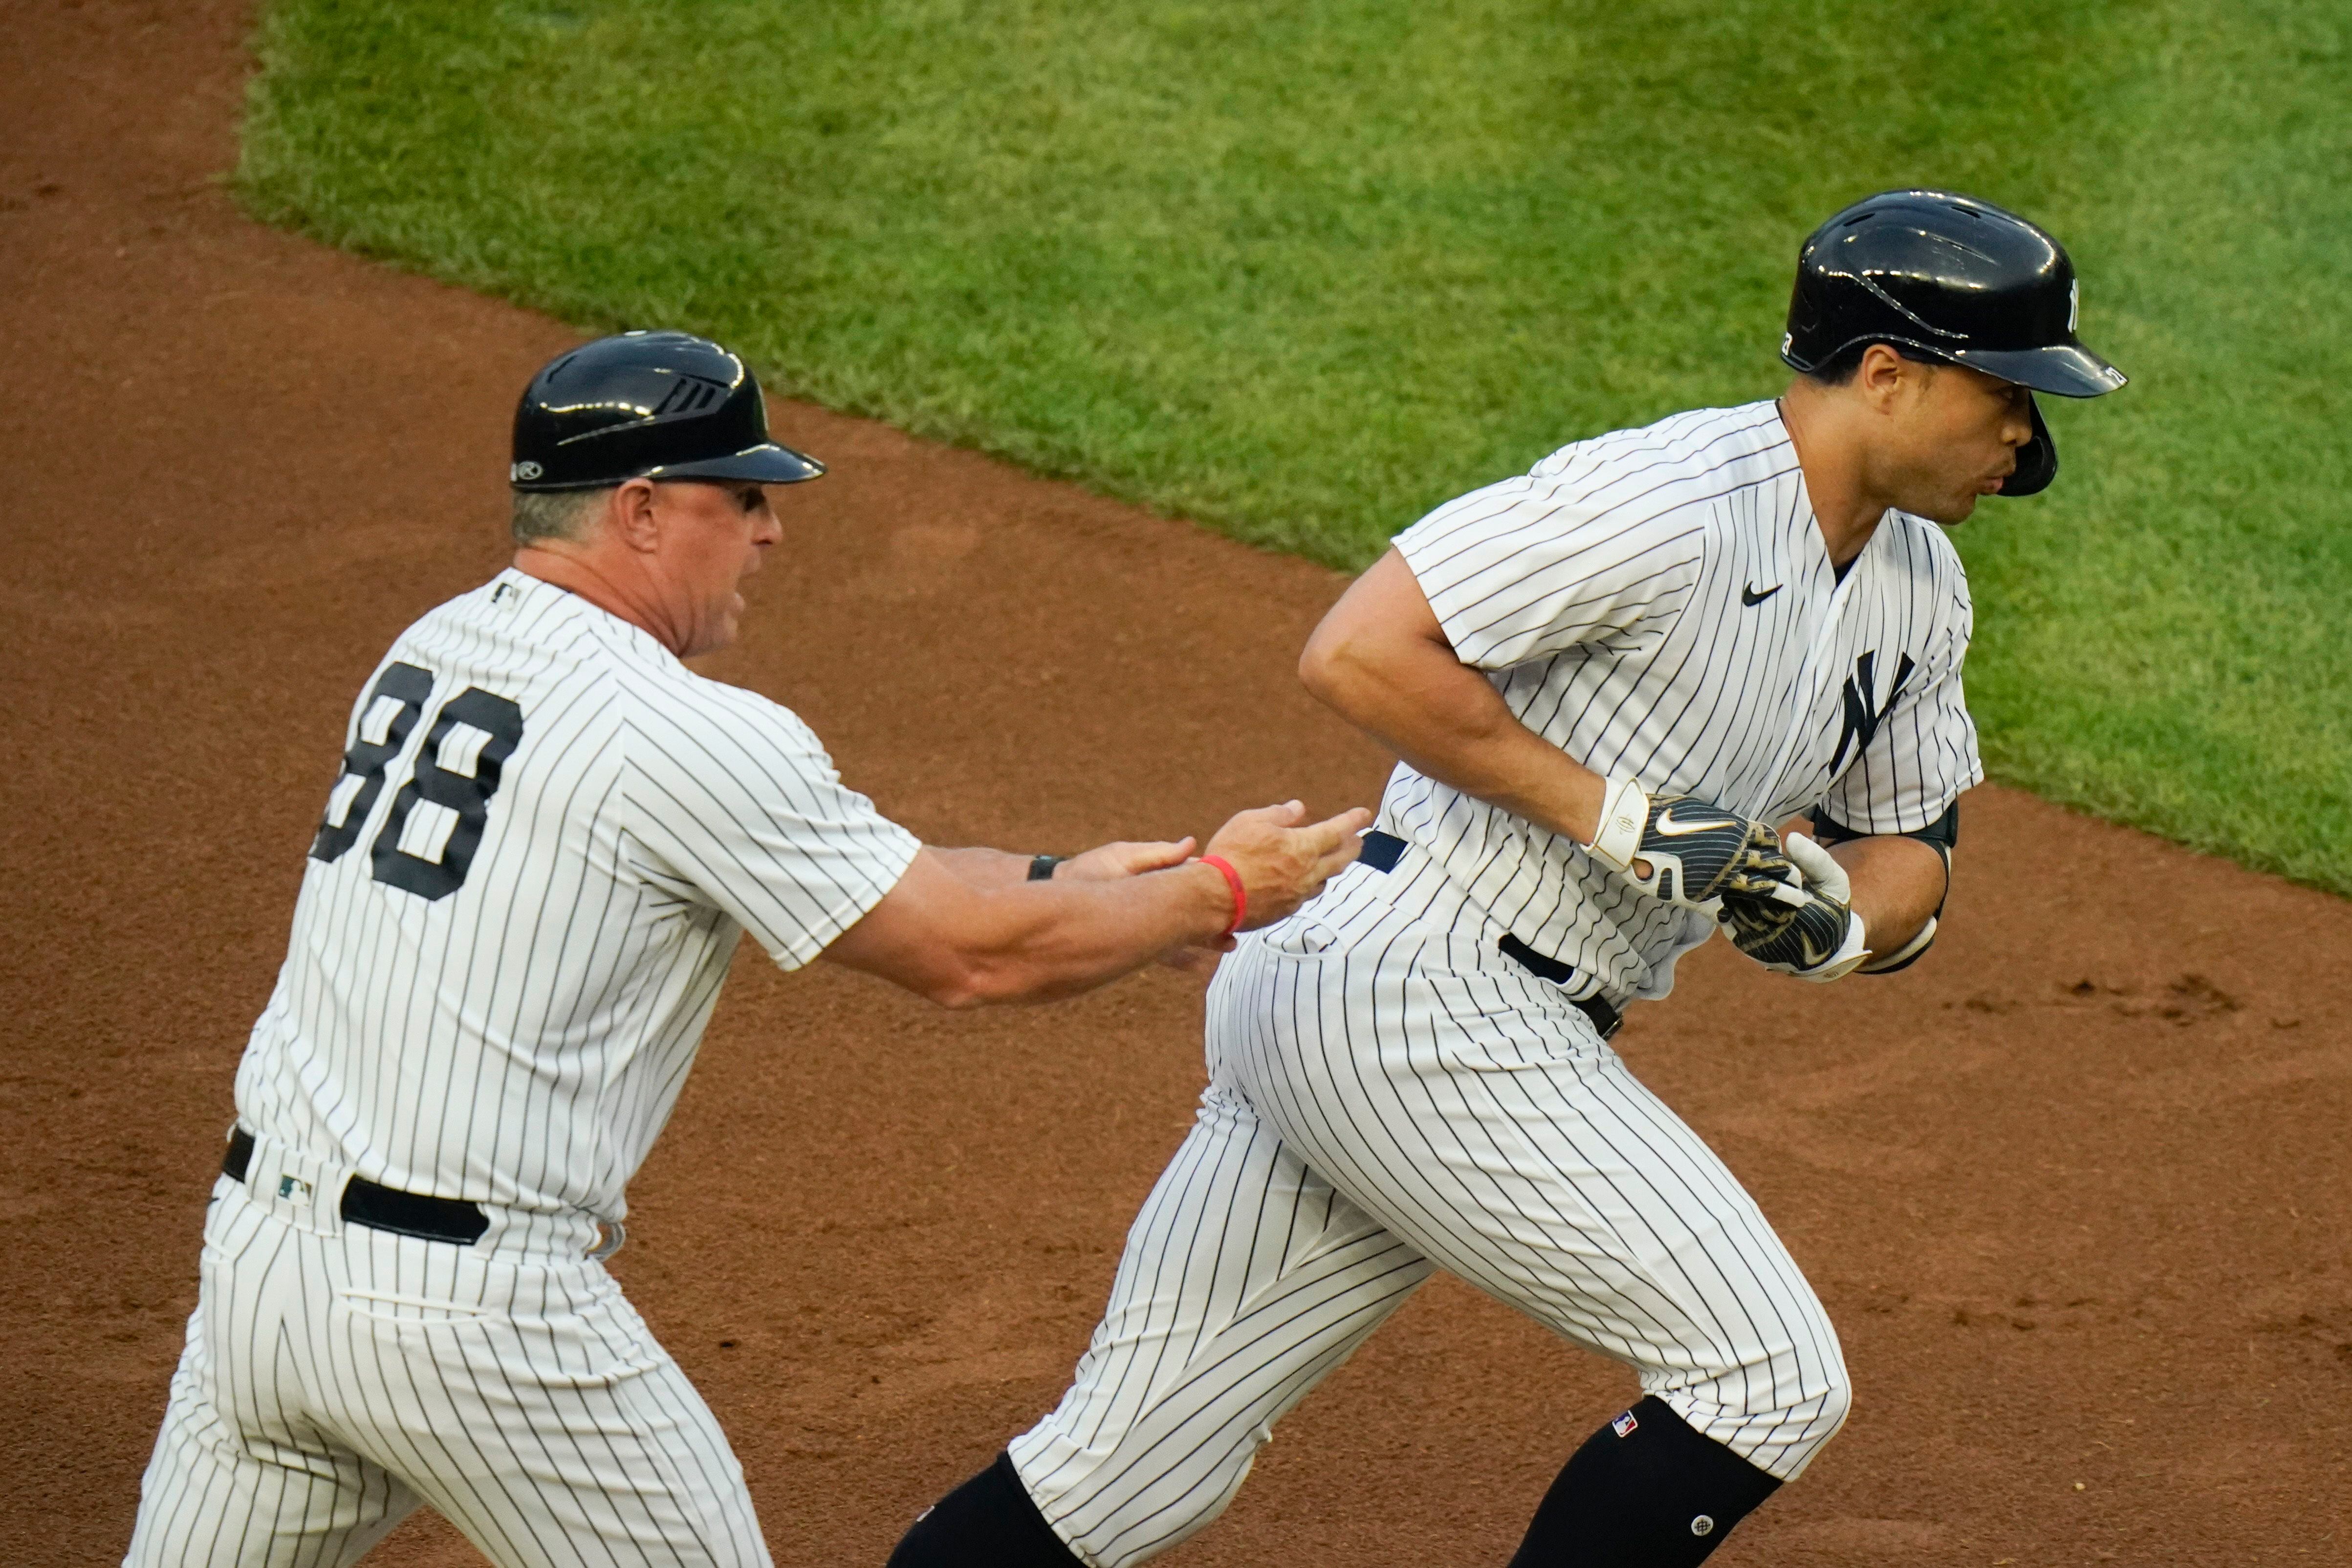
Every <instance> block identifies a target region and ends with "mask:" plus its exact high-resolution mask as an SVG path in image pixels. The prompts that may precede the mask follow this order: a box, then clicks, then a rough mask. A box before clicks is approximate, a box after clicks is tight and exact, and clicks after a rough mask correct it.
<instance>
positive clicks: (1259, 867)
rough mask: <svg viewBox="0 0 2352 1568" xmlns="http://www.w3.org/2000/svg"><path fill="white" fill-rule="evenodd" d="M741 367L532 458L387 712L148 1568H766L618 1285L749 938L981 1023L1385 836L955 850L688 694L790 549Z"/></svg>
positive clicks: (1246, 906)
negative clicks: (482, 576)
mask: <svg viewBox="0 0 2352 1568" xmlns="http://www.w3.org/2000/svg"><path fill="white" fill-rule="evenodd" d="M822 471H823V470H822V468H820V467H819V466H818V465H817V464H816V463H815V462H814V461H813V460H812V459H810V458H805V457H803V456H802V455H801V454H799V453H797V452H793V451H790V450H787V449H786V448H784V447H780V446H777V445H775V444H774V443H772V441H770V440H769V439H768V432H767V420H766V416H765V412H764V409H763V407H762V405H761V396H760V389H759V384H758V383H757V382H756V381H755V380H754V379H753V378H752V376H751V373H750V372H749V371H748V370H747V369H745V367H744V366H743V364H742V363H741V362H740V361H739V360H738V359H736V357H735V356H734V355H732V354H730V353H728V352H727V351H725V350H724V349H721V348H719V346H718V345H717V344H715V343H710V342H704V341H703V340H701V339H699V338H693V337H688V336H687V335H685V334H683V333H678V332H657V333H641V332H638V333H629V334H626V335H625V336H622V337H617V338H606V339H604V340H603V341H601V342H594V343H591V344H589V345H587V346H586V347H584V348H582V349H580V350H578V351H576V352H574V353H568V354H565V355H563V356H562V357H561V358H559V359H557V360H556V361H554V362H553V363H551V364H549V365H548V366H547V367H546V368H544V369H543V370H541V372H540V373H539V374H538V376H537V377H536V378H535V379H534V380H533V381H532V382H531V384H530V387H529V388H528V389H527V390H526V392H525V393H524V395H523V398H522V402H521V405H520V409H519V410H518V412H517V415H516V418H515V443H514V468H513V471H512V476H511V477H512V480H513V484H514V489H515V504H514V533H515V538H516V541H517V543H518V544H519V546H520V548H519V549H518V551H517V552H516V555H515V561H514V565H513V567H512V569H510V570H509V571H505V572H502V573H500V574H499V575H498V576H497V577H496V578H494V579H493V580H492V581H490V582H489V583H488V584H484V585H483V586H482V587H480V588H478V589H477V590H475V591H474V592H472V593H469V594H466V595H461V596H459V597H457V598H456V599H453V600H451V601H450V602H449V603H447V604H446V605H442V606H441V607H440V608H438V609H436V610H434V611H433V612H432V613H430V614H429V615H427V616H425V618H424V619H422V620H420V621H418V622H417V623H416V624H415V626H411V627H410V628H409V629H408V630H407V631H406V632H404V633H403V634H402V635H401V637H400V638H399V639H398V640H397V641H396V642H394V645H393V647H392V650H391V652H390V653H388V654H387V655H386V656H385V657H384V659H383V662H382V663H381V664H380V665H378V666H377V668H376V670H375V673H374V674H373V676H372V677H370V679H369V680H368V682H367V686H366V688H365V689H364V690H363V691H362V694H361V696H360V699H359V702H358V705H357V707H356V708H354V709H353V710H352V718H351V725H350V730H349V733H348V744H347V749H346V750H345V752H344V753H343V759H342V766H341V773H340V774H339V776H338V777H337V779H336V782H335V784H334V787H333V789H332V790H331V793H330V795H329V796H328V800H327V807H326V813H325V816H324V817H323V819H322V820H321V821H320V824H319V829H318V835H317V837H316V838H315V839H314V840H313V841H312V843H311V845H310V863H309V865H308V867H307V868H306V869H305V872H304V876H303V881H302V889H301V894H300V897H299V901H298V902H297V904H296V907H295V912H294V929H293V939H292V942H291V943H290V944H289V952H288V954H287V958H286V963H285V967H284V968H283V969H282V970H281V971H280V972H279V974H278V986H277V990H276V992H275V994H273V995H272V996H271V997H270V999H269V1005H268V1008H267V1009H266V1010H265V1011H264V1012H263V1014H262V1015H261V1018H260V1021H259V1022H258V1023H257V1025H256V1026H255V1027H254V1031H253V1037H252V1041H251V1043H250V1045H249V1046H248V1047H247V1051H246V1055H245V1059H244V1063H243V1065H242V1066H241V1067H240V1068H238V1071H237V1079H236V1108H237V1120H236V1128H235V1131H234V1134H233V1136H232V1138H231V1140H230V1142H229V1146H228V1152H227V1158H226V1162H225V1163H224V1167H223V1170H224V1173H223V1174H222V1176H221V1177H220V1179H219V1181H218V1183H217V1184H216V1185H215V1188H214V1197H213V1203H212V1207H211V1212H210V1215H209V1217H208V1218H207V1220H206V1223H205V1246H204V1259H203V1275H202V1287H201V1292H200V1297H199V1301H198V1305H197V1307H196V1310H195V1312H194V1315H193V1316H192V1317H191V1318H190V1319H189V1321H188V1338H187V1347H186V1351H185V1352H184V1355H183V1356H182V1358H181V1361H180V1365H179V1369H178V1371H177V1373H175V1374H174V1375H173V1380H172V1392H171V1399H170V1404H169V1405H168V1407H167V1409H166V1410H165V1412H164V1415H163V1430H162V1432H161V1434H160V1435H159V1436H157V1438H156V1441H155V1451H154V1457H153V1459H152V1462H151V1463H150V1465H149V1467H148V1469H147V1475H146V1479H145V1483H144V1485H143V1487H142V1492H141V1500H140V1508H139V1519H138V1524H137V1526H136V1531H135V1534H134V1536H133V1539H132V1541H131V1550H130V1555H129V1558H128V1561H129V1562H130V1563H132V1564H137V1565H140V1568H190V1565H192V1564H232V1563H234V1564H254V1565H259V1564H269V1565H271V1568H312V1565H323V1564H338V1563H350V1562H352V1561H353V1560H355V1559H356V1558H358V1557H359V1556H360V1555H361V1554H362V1552H365V1551H366V1550H367V1549H368V1548H369V1547H370V1546H371V1545H373V1543H374V1542H376V1541H377V1540H378V1539H379V1538H380V1537H381V1536H383V1533H384V1532H385V1531H388V1530H389V1529H391V1528H392V1526H393V1525H394V1523H396V1522H397V1521H399V1520H400V1519H401V1518H402V1517H403V1516H404V1514H406V1513H407V1512H409V1511H410V1510H412V1509H414V1508H415V1506H416V1505H417V1504H418V1502H420V1501H424V1502H429V1503H430V1504H432V1505H433V1506H434V1507H435V1508H436V1509H438V1510H440V1511H441V1512H442V1513H443V1514H445V1515H446V1516H447V1517H448V1519H449V1520H451V1521H453V1522H454V1523H456V1524H457V1527H458V1528H459V1529H460V1530H462V1531H465V1532H466V1534H467V1537H468V1538H470V1539H471V1540H472V1541H473V1542H474V1543H475V1545H477V1546H478V1547H479V1548H480V1549H481V1550H482V1551H483V1552H485V1553H486V1554H488V1556H489V1558H490V1559H491V1560H492V1561H493V1562H495V1563H500V1564H509V1565H523V1564H532V1565H544V1568H557V1565H562V1568H572V1565H576V1564H583V1563H585V1564H596V1565H618V1564H635V1563H664V1564H704V1563H707V1564H756V1563H766V1562H767V1561H768V1555H767V1552H766V1549H765V1547H764V1546H763V1545H762V1544H761V1538H760V1531H759V1528H758V1525H757V1522H756V1521H754V1519H753V1517H752V1510H751V1499H750V1497H749V1495H748V1494H747V1493H746V1491H745V1490H744V1485H743V1477H742V1472H741V1470H740V1468H739V1467H738V1466H737V1464H736V1461H735V1458H734V1455H733V1454H732V1453H731V1452H730V1449H729V1447H728V1444H727V1439H726V1437H725V1436H723V1435H722V1434H721V1433H720V1431H719V1427H718V1426H717V1424H716V1423H715V1422H714V1421H713V1420H712V1418H711V1415H710V1412H709V1409H708V1408H706V1407H705V1406H704V1405H703V1403H702V1401H701V1399H700V1398H699V1397H698V1395H697V1394H696V1393H695V1391H694V1389H693V1387H692V1386H691V1385H690V1384H688V1382H687V1380H686V1378H685V1376H684V1374H683V1373H680V1371H679V1370H678V1368H677V1364H676V1363H674V1362H672V1361H671V1359H670V1358H669V1356H668V1355H667V1353H666V1352H664V1351H663V1349H662V1347H661V1346H660V1345H659V1344H658V1343H657V1342H656V1341H655V1339H654V1337H653V1335H652V1334H651V1333H650V1332H649V1331H647V1330H646V1325H645V1323H644V1322H643V1321H641V1320H640V1319H639V1318H638V1317H637V1315H636V1313H635V1311H634V1310H631V1308H630V1306H629V1304H628V1302H627V1301H625V1300H623V1298H622V1296H621V1292H620V1289H619V1288H618V1287H617V1286H616V1285H615V1284H614V1281H613V1279H612V1278H611V1276H610V1275H608V1274H607V1273H606V1272H605V1269H604V1258H606V1257H608V1256H609V1255H610V1254H611V1253H612V1252H613V1250H614V1248H615V1247H618V1246H619V1245H620V1241H621V1235H622V1228H621V1227H622V1219H623V1216H624V1215H625V1213H626V1205H625V1201H624V1198H623V1191H624V1189H625V1187H626V1185H627V1184H628V1180H629V1177H630V1175H631V1174H632V1173H634V1172H635V1170H636V1169H637V1167H638V1165H639V1163H642V1162H643V1160H644V1159H645V1156H646V1150H647V1149H648V1147H649V1146H650V1145H651V1144H652V1142H653V1141H654V1138H655V1136H656V1134H657V1133H658V1132H659V1131H661V1127H662V1124H663V1122H664V1121H665V1120H666V1119H667V1117H668V1115H669V1111H670V1107H671V1105H672V1104H673V1103H674V1102H675V1101H676V1100H677V1093H678V1089H679V1086H680V1085H681V1083H682V1082H683V1080H684V1079H685V1077H686V1073H687V1070H688V1068H689V1067H691V1066H692V1064H693V1061H694V1056H695V1050H696V1047H697V1046H698V1044H699V1042H700V1040H701V1037H702V1032H703V1026H704V1024H705V1023H706V1022H707V1021H708V1020H709V1016H710V1012H711V1008H712V1005H714V1004H715V1003H716V1002H717V1000H718V997H719V984H720V983H721V982H722V981H723V980H724V979H725V977H726V973H727V966H728V963H729V960H730V958H731V957H732V955H733V953H734V952H735V948H736V942H737V939H738V937H739V936H740V934H742V933H743V932H746V931H748V932H749V933H751V936H752V938H753V939H754V940H755V941H757V942H759V943H760V945H761V947H763V948H765V949H766V950H767V951H768V952H769V954H770V956H772V958H773V959H774V960H775V962H776V963H779V964H781V965H782V966H783V967H784V968H787V969H791V968H795V967H797V966H799V965H801V964H803V963H807V962H808V961H809V960H811V959H813V958H815V957H817V956H818V955H820V954H823V955H824V956H825V957H827V958H831V959H834V960H835V961H837V962H839V963H845V964H848V965H849V966H851V967H853V968H856V969H862V970H866V971H867V972H869V973H875V974H878V975H881V976H883V977H884V978H886V979H888V980H891V981H895V982H897V983H898V984H901V985H903V986H906V987H908V989H910V990H913V991H916V992H918V993H920V994H923V995H926V996H929V997H931V998H933V999H934V1000H937V1001H940V1002H943V1003H947V1004H950V1005H958V1004H968V1003H974V1002H984V1001H1018V1000H1024V999H1034V998H1039V997H1045V996H1054V995H1061V994H1069V993H1074V992H1078V991H1083V990H1086V989H1087V988H1088V987H1090V986H1094V985H1098V984H1102V983H1104V982H1105V981H1108V980H1109V979H1111V978H1113V977H1114V976H1117V975H1118V974H1121V973H1126V972H1128V971H1129V970H1131V969H1134V968H1136V967H1137V966H1138V965H1139V964H1142V963H1148V962H1150V960H1151V959H1152V958H1153V957H1154V956H1155V955H1160V954H1164V953H1167V952H1170V951H1171V950H1174V949H1177V948H1180V947H1183V946H1185V945H1186V944H1206V945H1208V946H1212V947H1216V946H1223V945H1226V944H1227V942H1228V939H1229V937H1230V934H1231V932H1233V931H1234V930H1236V929H1245V928H1246V927H1248V926H1252V925H1256V924H1263V923H1265V921H1271V920H1275V919H1277V918H1279V917H1281V916H1282V915H1285V914H1286V913H1288V912H1289V911H1290V910H1293V909H1296V908H1297V906H1298V904H1299V902H1300V901H1301V900H1304V899H1306V898H1307V897H1309V896H1310V895H1312V894H1313V893H1314V892H1315V891H1316V890H1317V889H1318V888H1319V887H1320V886H1321V885H1322V882H1323V880H1324V879H1325V878H1327V877H1328V876H1329V875H1330V874H1331V873H1332V872H1333V871H1335V870H1336V869H1337V868H1339V866H1340V865H1342V864H1344V863H1346V862H1347V861H1349V860H1351V859H1353V858H1354V856H1355V853H1356V849H1357V844H1356V833H1357V831H1358V830H1359V829H1360V828H1361V827H1362V826H1364V825H1365V823H1366V822H1367V821H1369V820H1370V814H1369V813H1365V812H1360V811H1359V812H1351V813H1349V814H1347V815H1345V816H1339V817H1335V818H1333V819H1331V820H1330V821H1328V822H1323V823H1319V824H1314V825H1306V824H1305V823H1304V822H1303V818H1304V813H1303V812H1301V811H1300V810H1299V809H1298V807H1297V804H1296V803H1293V804H1291V805H1287V806H1277V807H1270V808H1267V809H1265V810H1262V811H1253V812H1244V813H1243V814H1242V815H1240V816H1236V817H1234V819H1233V820H1232V821H1230V822H1228V823H1227V824H1225V826H1224V827H1223V829H1222V830H1220V831H1219V832H1218V834H1217V835H1216V837H1214V838H1213V839H1212V840H1211V842H1210V844H1209V853H1208V854H1206V855H1203V856H1202V857H1200V858H1198V859H1194V858H1192V857H1191V850H1192V844H1191V842H1190V841H1189V840H1187V841H1185V842H1182V843H1176V844H1111V845H1106V846H1104V847H1100V848H1097V849H1094V850H1090V851H1088V852H1087V853H1086V854H1084V855H1080V856H1078V857H1076V858H1074V859H1071V860H1069V861H1067V862H1064V863H1057V862H1056V861H1055V860H1054V859H1053V858H1050V857H1038V858H1034V859H1033V858H1030V857H1027V856H1013V855H1005V854H1000V853H998V852H997V851H995V850H992V849H944V850H943V849H933V848H928V847H924V846H922V845H920V844H919V843H917V842H916V840H915V839H914V838H913V837H911V836H910V835H909V834H908V833H907V832H906V831H905V830H904V829H903V828H900V827H899V826H897V825H895V824H894V823H891V822H890V821H888V820H887V819H886V818H884V817H883V816H880V815H878V814H877V812H876V811H875V809H874V807H873V806H872V805H871V804H870V803H868V802H867V801H866V798H865V797H864V796H862V795H856V794H855V793H853V792H851V791H850V790H848V789H846V788H845V787H844V786H843V784H842V783H841V781H840V778H839V776H838V775H837V774H836V773H835V771H834V768H833V764H832V763H831V762H830V761H829V760H828V759H827V757H826V755H825V753H824V748H823V747H822V746H821V745H820V744H819V743H818V742H817V738H816V736H815V735H814V734H813V733H811V732H810V731H809V730H808V728H807V727H806V726H805V725H803V723H802V722H801V721H799V720H798V719H796V718H794V717H793V714H792V713H790V712H789V711H787V710H784V709H782V708H781V707H778V706H777V705H776V704H775V703H772V702H770V701H768V700H765V699H764V698H761V697H759V696H756V695H754V694H753V693H751V692H749V691H744V690H740V689H736V688H733V687H729V686H722V685H719V684H718V683H716V682H713V681H709V680H706V679H700V678H699V677H698V676H696V675H694V674H693V673H692V672H690V671H689V670H688V669H687V668H686V667H685V666H684V665H683V664H681V663H680V662H679V660H680V659H681V658H688V657H691V656H693V655H695V654H698V653H706V652H709V651H710V650H711V649H714V648H718V647H724V646H725V645H726V644H727V643H729V642H730V641H731V640H732V639H733V637H734V636H735V627H736V621H737V618H738V617H739V616H740V615H741V614H742V611H743V602H742V600H741V599H740V597H739V596H738V595H737V592H736V590H737V587H738V584H740V581H741V579H742V577H743V576H744V574H747V573H749V572H751V571H752V570H754V569H756V568H757V566H758V565H759V563H760V561H761V556H762V554H763V552H765V551H766V550H768V549H769V548H770V547H771V546H772V545H773V544H775V543H776V542H778V541H779V539H780V538H781V537H782V528H781V526H780V525H779V523H778V521H777V519H776V516H775V514H774V512H772V510H770V508H769V502H768V499H767V493H766V490H765V489H763V487H764V486H767V485H774V484H790V483H793V482H795V481H799V480H803V479H812V478H814V477H815V476H816V475H817V474H819V473H821V472H822Z"/></svg>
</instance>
